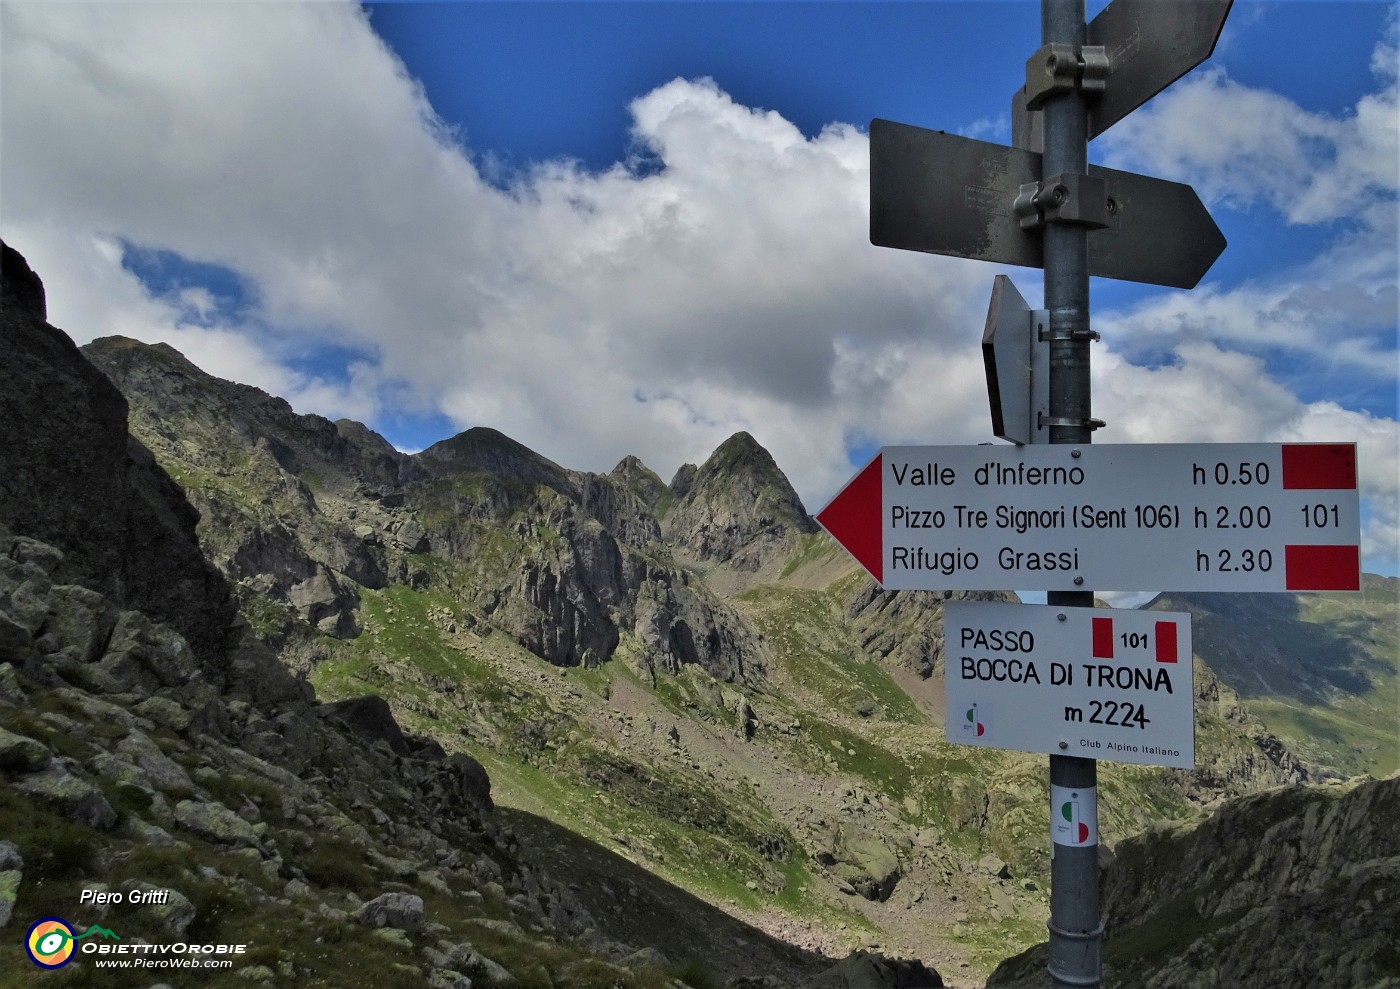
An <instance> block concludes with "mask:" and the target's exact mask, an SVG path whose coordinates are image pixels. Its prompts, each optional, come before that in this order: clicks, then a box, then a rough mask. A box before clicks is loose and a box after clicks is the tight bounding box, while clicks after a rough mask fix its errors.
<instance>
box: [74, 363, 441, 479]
mask: <svg viewBox="0 0 1400 989" xmlns="http://www.w3.org/2000/svg"><path fill="white" fill-rule="evenodd" d="M83 353H84V354H85V355H86V356H87V357H88V359H89V360H91V361H92V362H93V363H94V364H96V365H97V366H98V367H99V368H100V369H101V370H102V371H103V372H104V373H105V374H106V375H107V376H108V377H109V378H111V379H112V381H113V382H114V383H115V384H116V385H117V387H118V388H120V389H121V390H122V392H123V394H125V395H127V396H128V400H129V401H131V402H132V406H133V408H132V415H133V419H134V420H135V421H134V431H135V432H137V433H138V435H141V436H142V437H143V439H144V441H145V442H146V443H147V445H151V446H153V447H158V446H160V445H161V442H162V441H166V442H173V441H178V440H186V441H188V440H190V439H191V438H195V436H196V435H198V434H199V433H204V434H210V433H211V432H212V429H213V427H214V424H212V423H210V422H209V412H210V410H211V409H217V410H218V412H219V416H220V418H221V419H223V420H225V422H226V426H225V425H219V426H218V429H219V431H220V432H221V433H226V432H227V426H232V427H233V430H236V431H237V433H238V434H239V435H240V436H241V437H242V439H243V440H244V441H245V442H247V443H250V444H261V445H262V446H263V448H264V449H265V450H266V451H267V452H268V453H269V454H270V455H271V456H272V457H273V458H274V459H275V460H276V461H277V464H278V466H279V467H281V468H282V469H283V470H285V471H287V472H289V473H291V474H301V473H304V472H306V471H307V470H308V469H310V470H313V471H315V472H316V474H317V476H318V477H319V478H320V479H321V480H322V481H324V482H326V483H330V484H332V485H334V486H338V487H342V488H353V487H354V486H356V485H357V484H358V485H363V486H365V487H368V488H371V489H378V488H394V487H397V486H398V485H399V484H400V483H401V481H402V480H403V479H404V476H405V475H406V474H407V475H411V474H412V473H413V472H414V470H413V466H412V464H411V463H410V462H409V461H408V458H407V457H406V456H405V455H404V454H402V453H399V452H398V451H397V450H395V449H394V448H393V446H391V445H390V444H389V442H388V441H387V440H385V439H384V437H382V436H380V435H379V434H378V433H375V432H373V431H371V430H369V429H366V428H365V427H363V426H360V424H359V423H353V424H351V425H352V426H355V427H358V428H357V429H356V428H347V426H345V425H342V423H348V420H342V423H332V422H331V421H330V420H328V419H326V418H325V417H324V416H319V415H314V414H312V415H298V414H297V413H296V412H295V411H294V410H293V409H292V407H291V405H289V404H288V403H287V401H286V400H285V399H281V398H278V397H276V396H274V395H269V394H268V393H267V392H265V391H263V390H262V389H260V388H254V387H253V386H251V385H244V384H239V383H237V382H234V381H226V380H224V379H223V378H218V377H215V376H214V375H212V374H209V373H207V372H205V371H203V370H202V369H200V368H199V367H197V366H196V365H195V364H194V363H193V362H191V361H190V360H188V359H187V358H186V357H185V356H184V355H183V354H181V353H180V352H179V351H178V350H176V349H175V348H174V347H171V346H170V345H169V344H164V343H156V344H147V343H142V342H141V341H139V340H132V339H129V338H127V337H103V338H101V339H98V340H94V341H93V342H92V343H89V344H87V345H86V346H84V347H83ZM192 434H195V435H192ZM198 438H200V439H204V438H211V439H212V436H209V437H205V436H199V437H198ZM216 445H217V444H216ZM206 452H207V453H209V454H216V453H217V452H218V451H216V450H214V449H213V448H212V447H211V448H210V449H208V450H206ZM225 452H230V453H232V452H233V451H225ZM238 455H241V451H239V452H238ZM222 466H223V467H225V468H228V467H232V466H234V465H233V464H223V465H222Z"/></svg>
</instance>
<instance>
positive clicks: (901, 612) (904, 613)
mask: <svg viewBox="0 0 1400 989" xmlns="http://www.w3.org/2000/svg"><path fill="white" fill-rule="evenodd" d="M948 600H956V601H1016V600H1017V598H1016V596H1015V595H1014V594H1012V593H1011V592H1009V591H940V592H927V591H918V592H915V593H912V594H911V593H909V592H903V591H886V590H884V589H882V588H881V587H880V585H879V584H877V583H875V581H874V580H873V579H872V578H870V577H868V576H862V577H861V579H860V580H859V581H858V582H857V583H856V584H855V586H854V587H853V588H852V590H851V592H850V594H849V595H848V596H847V598H846V602H845V615H846V620H847V621H848V622H849V623H850V627H851V629H852V630H853V631H854V632H855V634H856V636H857V641H859V643H860V646H861V648H862V649H863V650H865V651H867V652H869V653H871V654H873V655H875V656H878V657H880V658H881V659H885V660H889V661H890V662H892V663H894V664H896V665H899V666H903V667H904V668H906V669H910V670H913V671H914V672H916V673H918V674H919V676H921V677H923V678H924V679H928V678H929V677H931V676H933V675H934V673H935V672H942V670H943V663H944V643H943V602H944V601H948Z"/></svg>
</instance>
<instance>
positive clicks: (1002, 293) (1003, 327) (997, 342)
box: [982, 275, 1050, 444]
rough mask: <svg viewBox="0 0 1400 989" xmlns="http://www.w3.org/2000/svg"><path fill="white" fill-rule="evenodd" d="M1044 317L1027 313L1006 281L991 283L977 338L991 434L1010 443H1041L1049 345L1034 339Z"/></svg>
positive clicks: (1045, 435)
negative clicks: (984, 323) (984, 373)
mask: <svg viewBox="0 0 1400 989" xmlns="http://www.w3.org/2000/svg"><path fill="white" fill-rule="evenodd" d="M1047 319H1048V314H1047V313H1046V312H1045V310H1043V309H1038V310H1037V309H1031V308H1030V306H1028V305H1026V300H1025V299H1023V298H1022V297H1021V293H1020V292H1018V291H1016V286H1015V285H1013V284H1011V279H1010V278H1007V277H1006V276H1005V275H997V276H996V278H994V279H993V280H992V302H991V305H990V306H988V307H987V326H986V329H985V330H984V331H983V333H982V364H983V366H984V367H985V368H986V371H987V398H988V399H989V400H990V401H991V406H992V433H993V434H994V435H996V436H999V437H1000V438H1001V439H1004V440H1008V441H1009V442H1012V443H1022V444H1024V443H1034V442H1041V443H1044V442H1046V441H1048V439H1049V434H1048V432H1047V431H1046V430H1045V429H1043V428H1041V426H1040V422H1039V413H1042V412H1043V413H1047V414H1048V413H1049V411H1050V345H1049V344H1048V343H1042V342H1041V341H1040V340H1039V333H1038V332H1037V320H1039V322H1040V323H1041V324H1044V323H1045V322H1046V321H1047Z"/></svg>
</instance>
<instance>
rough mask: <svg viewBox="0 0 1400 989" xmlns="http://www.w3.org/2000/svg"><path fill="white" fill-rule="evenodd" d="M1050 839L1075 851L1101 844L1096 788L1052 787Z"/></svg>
mask: <svg viewBox="0 0 1400 989" xmlns="http://www.w3.org/2000/svg"><path fill="white" fill-rule="evenodd" d="M1050 838H1051V840H1052V841H1054V843H1055V844H1057V845H1068V846H1070V847H1072V848H1082V847H1084V846H1086V845H1097V844H1098V843H1099V801H1098V790H1097V788H1095V787H1092V786H1091V787H1084V788H1080V789H1072V788H1070V787H1067V786H1051V787H1050Z"/></svg>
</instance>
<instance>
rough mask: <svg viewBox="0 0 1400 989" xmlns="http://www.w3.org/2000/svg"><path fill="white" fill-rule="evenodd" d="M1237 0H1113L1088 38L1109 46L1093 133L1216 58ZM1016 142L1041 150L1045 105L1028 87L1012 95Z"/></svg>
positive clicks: (1093, 110) (1094, 105) (1092, 109)
mask: <svg viewBox="0 0 1400 989" xmlns="http://www.w3.org/2000/svg"><path fill="white" fill-rule="evenodd" d="M1233 3H1234V0H1113V3H1111V4H1109V5H1108V6H1107V7H1105V8H1104V9H1103V11H1101V12H1100V13H1099V16H1098V17H1095V18H1094V19H1093V20H1092V21H1090V22H1089V27H1088V31H1087V37H1086V43H1087V44H1089V45H1097V46H1100V47H1102V48H1103V49H1104V53H1105V55H1107V57H1108V79H1107V81H1106V84H1105V86H1104V91H1103V93H1102V94H1100V95H1099V96H1098V98H1097V100H1095V101H1091V102H1090V103H1089V138H1090V139H1091V140H1092V139H1093V138H1096V137H1098V136H1099V135H1100V134H1102V133H1103V132H1104V131H1106V130H1108V129H1109V128H1110V127H1112V126H1113V125H1114V124H1116V123H1118V121H1120V120H1122V119H1123V118H1124V117H1126V116H1127V115H1128V114H1130V113H1132V112H1133V111H1134V110H1136V109H1137V108H1138V107H1140V106H1142V105H1143V104H1144V103H1146V102H1147V101H1148V100H1150V99H1152V97H1154V96H1156V95H1157V94H1158V93H1160V92H1161V91H1162V90H1164V89H1166V88H1167V87H1168V86H1170V85H1171V84H1172V83H1174V82H1176V80H1178V79H1180V78H1181V77H1182V76H1184V75H1185V74H1186V73H1188V72H1190V71H1191V70H1192V69H1194V68H1195V67H1196V66H1198V65H1200V64H1201V63H1202V62H1204V61H1205V60H1206V59H1208V58H1210V55H1211V52H1213V51H1215V44H1216V42H1217V41H1219V40H1220V32H1221V30H1222V29H1223V28H1224V26H1225V18H1226V17H1227V16H1229V13H1230V6H1231V5H1232V4H1233ZM1011 129H1012V133H1013V138H1012V143H1014V144H1015V145H1016V146H1017V147H1018V148H1026V149H1028V150H1031V151H1040V150H1041V149H1042V147H1043V145H1042V143H1041V138H1040V135H1041V133H1042V132H1043V125H1042V124H1041V123H1040V111H1039V110H1027V109H1026V98H1025V90H1024V89H1022V90H1020V91H1018V92H1017V93H1016V94H1015V95H1014V96H1013V97H1012V98H1011Z"/></svg>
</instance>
